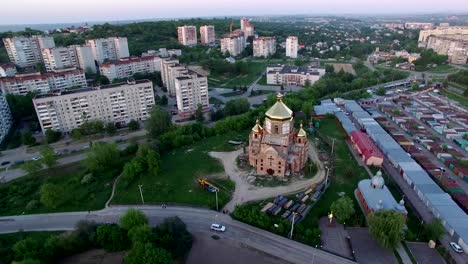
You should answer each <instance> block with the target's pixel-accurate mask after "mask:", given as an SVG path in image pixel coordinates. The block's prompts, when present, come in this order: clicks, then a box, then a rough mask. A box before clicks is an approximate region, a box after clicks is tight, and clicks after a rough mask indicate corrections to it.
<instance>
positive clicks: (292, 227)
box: [289, 212, 297, 239]
mask: <svg viewBox="0 0 468 264" xmlns="http://www.w3.org/2000/svg"><path fill="white" fill-rule="evenodd" d="M296 215H297V213H296V212H294V213H293V218H292V225H291V232H289V239H292V236H293V231H294V221H295V220H296Z"/></svg>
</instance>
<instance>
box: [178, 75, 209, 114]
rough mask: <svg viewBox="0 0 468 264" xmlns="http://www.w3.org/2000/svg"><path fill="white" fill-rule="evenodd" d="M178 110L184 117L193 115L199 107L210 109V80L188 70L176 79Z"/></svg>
mask: <svg viewBox="0 0 468 264" xmlns="http://www.w3.org/2000/svg"><path fill="white" fill-rule="evenodd" d="M175 91H176V100H177V109H178V111H179V113H180V114H182V115H191V114H193V113H194V112H195V111H196V110H197V108H198V106H199V105H201V106H202V107H203V108H204V109H208V106H209V97H208V79H207V78H206V77H205V76H201V75H199V74H197V73H196V72H193V71H190V70H187V71H185V72H184V73H183V74H182V75H181V76H179V77H176V78H175Z"/></svg>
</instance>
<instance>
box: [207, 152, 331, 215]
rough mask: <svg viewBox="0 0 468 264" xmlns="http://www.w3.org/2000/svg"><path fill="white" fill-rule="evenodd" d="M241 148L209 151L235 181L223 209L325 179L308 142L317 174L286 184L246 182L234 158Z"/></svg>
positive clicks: (230, 208) (321, 165)
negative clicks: (253, 183)
mask: <svg viewBox="0 0 468 264" xmlns="http://www.w3.org/2000/svg"><path fill="white" fill-rule="evenodd" d="M241 152H242V150H236V151H232V152H210V153H209V154H210V156H212V157H213V158H217V159H219V160H220V161H221V162H222V163H223V165H224V171H225V172H226V175H228V176H229V177H230V178H231V180H233V181H234V182H235V183H236V190H235V191H234V195H233V197H232V199H231V201H229V203H227V204H226V206H225V207H224V209H226V210H229V211H231V212H232V211H233V210H234V208H235V206H236V205H237V204H243V203H246V202H249V201H257V200H263V199H267V198H271V197H275V196H277V195H288V194H293V193H297V192H300V191H301V190H305V189H307V188H308V187H309V186H310V185H312V184H316V183H319V182H322V181H323V180H324V179H325V176H326V175H325V168H324V166H323V163H322V162H321V161H320V159H319V157H318V153H317V150H316V148H315V146H314V145H312V144H311V143H309V157H310V159H311V160H313V161H314V163H315V164H316V165H317V174H315V176H314V177H313V178H312V179H303V180H297V181H294V182H292V183H290V184H288V185H286V186H278V187H262V188H259V187H256V186H253V185H252V184H250V183H248V182H247V179H246V178H247V173H246V172H243V171H240V170H239V168H238V167H237V165H236V158H237V156H238V155H239V154H240V153H241Z"/></svg>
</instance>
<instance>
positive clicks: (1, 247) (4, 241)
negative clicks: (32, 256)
mask: <svg viewBox="0 0 468 264" xmlns="http://www.w3.org/2000/svg"><path fill="white" fill-rule="evenodd" d="M59 233H61V232H19V233H12V234H1V235H0V256H2V257H0V264H10V263H12V261H13V260H14V254H15V253H14V252H13V246H14V245H15V244H16V242H18V241H21V240H23V239H26V238H33V239H35V240H39V241H44V242H45V241H46V240H47V239H48V238H49V237H50V236H52V235H56V234H59Z"/></svg>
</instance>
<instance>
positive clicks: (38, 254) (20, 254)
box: [13, 237, 43, 260]
mask: <svg viewBox="0 0 468 264" xmlns="http://www.w3.org/2000/svg"><path fill="white" fill-rule="evenodd" d="M13 251H14V252H15V259H18V260H26V259H41V258H42V256H43V254H42V244H41V243H40V242H39V241H37V240H36V239H33V238H31V237H28V238H26V239H23V240H20V241H18V242H16V243H15V245H14V246H13Z"/></svg>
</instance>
